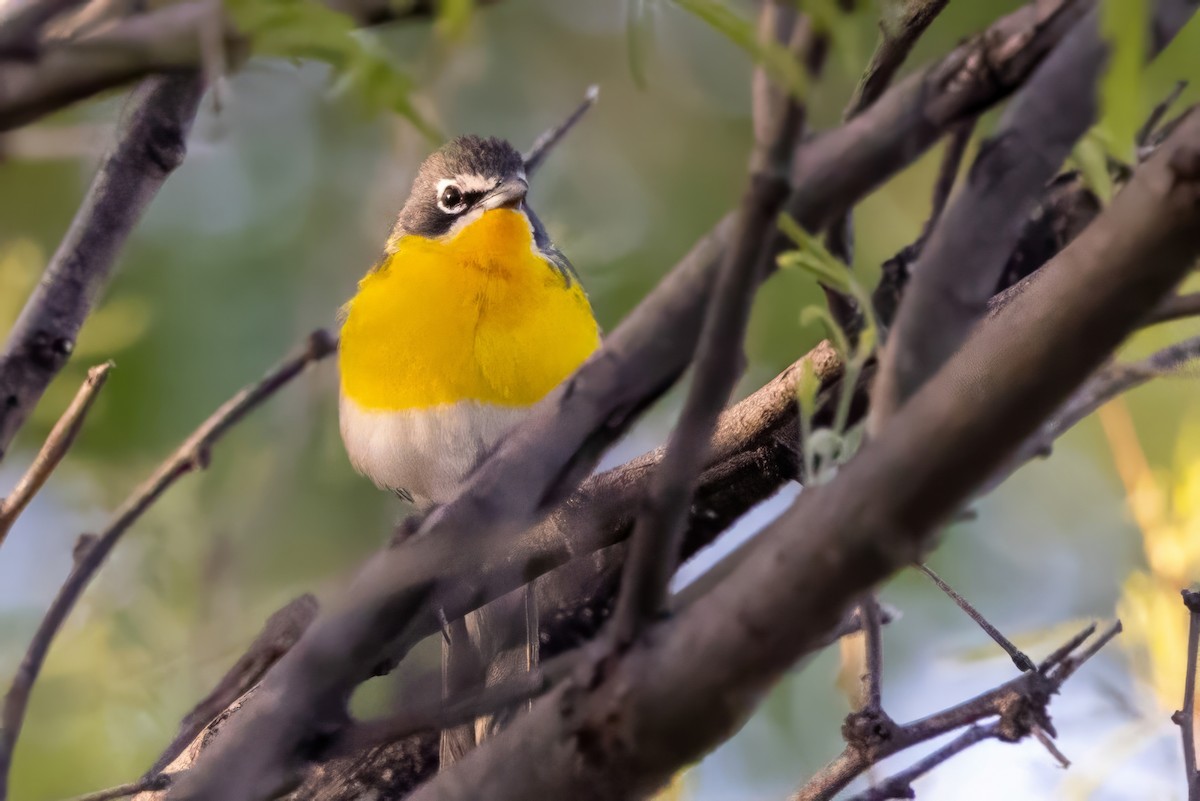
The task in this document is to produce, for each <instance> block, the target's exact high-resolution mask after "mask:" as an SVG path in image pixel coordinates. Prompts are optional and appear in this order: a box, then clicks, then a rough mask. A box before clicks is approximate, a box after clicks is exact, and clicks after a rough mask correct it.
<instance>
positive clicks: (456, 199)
mask: <svg viewBox="0 0 1200 801" xmlns="http://www.w3.org/2000/svg"><path fill="white" fill-rule="evenodd" d="M437 204H438V208H439V209H441V210H442V211H444V212H446V213H447V214H458V213H459V212H461V211H463V210H464V209H466V207H467V198H466V194H465V193H464V192H463V191H462V189H461V188H460V187H459V185H458V184H456V183H455V182H454V181H452V180H450V179H449V178H444V179H442V180H441V181H438V184H437Z"/></svg>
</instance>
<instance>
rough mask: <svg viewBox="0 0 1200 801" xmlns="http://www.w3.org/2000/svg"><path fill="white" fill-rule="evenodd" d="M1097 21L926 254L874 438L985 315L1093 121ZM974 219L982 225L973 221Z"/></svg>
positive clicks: (1165, 1) (1052, 62)
mask: <svg viewBox="0 0 1200 801" xmlns="http://www.w3.org/2000/svg"><path fill="white" fill-rule="evenodd" d="M1185 2H1187V0H1160V2H1159V3H1158V13H1159V14H1160V15H1162V16H1163V17H1164V18H1168V19H1171V20H1175V19H1176V18H1175V17H1173V16H1171V12H1172V10H1173V8H1177V7H1178V6H1179V5H1181V4H1183V3H1185ZM1097 20H1098V10H1095V9H1093V10H1092V11H1091V12H1090V13H1089V14H1088V15H1087V16H1086V17H1085V18H1084V19H1082V20H1080V21H1079V23H1078V24H1077V26H1076V27H1075V28H1074V30H1072V32H1071V33H1070V34H1069V35H1068V36H1067V38H1066V39H1064V40H1063V43H1062V45H1061V46H1059V47H1058V48H1056V49H1055V51H1054V52H1053V53H1052V54H1051V55H1050V56H1049V57H1048V58H1047V59H1046V61H1045V63H1044V64H1042V65H1041V66H1040V67H1039V68H1038V69H1037V71H1036V72H1035V73H1034V75H1033V76H1032V77H1031V78H1030V80H1029V83H1028V84H1027V85H1026V86H1025V87H1024V88H1023V89H1022V90H1021V91H1020V93H1019V94H1018V95H1017V97H1016V99H1015V100H1014V101H1013V104H1012V105H1011V106H1010V107H1009V109H1008V110H1007V112H1006V113H1005V115H1004V117H1003V119H1002V121H1001V123H1000V127H999V131H998V133H997V134H996V135H995V136H994V137H992V138H991V139H990V140H989V141H988V142H987V143H985V144H984V146H983V148H982V149H981V150H980V153H979V156H978V158H977V159H976V160H975V164H974V165H973V166H972V168H971V172H970V174H969V176H968V178H967V182H966V185H965V186H964V187H963V190H962V192H961V193H960V194H959V195H958V197H957V198H956V200H955V202H954V203H953V204H952V205H951V206H950V208H949V209H947V211H946V213H945V215H944V216H943V217H942V219H941V220H940V221H939V224H938V225H937V227H936V228H935V229H934V230H933V232H932V235H931V236H930V238H929V241H928V242H926V243H925V245H924V246H923V247H922V250H921V255H920V256H919V257H918V264H917V266H916V267H915V268H914V270H913V281H912V285H911V286H910V287H908V289H907V290H906V292H905V299H904V301H903V302H902V303H901V304H900V309H899V313H898V315H897V317H896V322H895V326H894V327H893V329H892V332H891V334H890V336H889V339H888V344H887V346H886V347H885V348H884V353H883V357H882V367H881V370H880V373H879V379H878V380H879V382H880V385H879V387H878V388H877V389H876V390H875V392H874V393H873V394H874V403H873V404H872V407H871V422H870V425H871V429H872V431H879V430H880V428H881V427H882V426H883V425H884V423H885V421H886V420H887V418H888V417H889V416H890V415H891V414H893V413H894V412H895V410H896V409H897V408H898V407H899V406H901V405H902V404H903V403H905V401H906V400H907V399H908V398H909V397H910V396H911V395H912V394H913V393H914V392H916V390H917V389H918V388H919V387H920V386H921V385H922V384H923V383H924V382H925V381H926V380H928V378H929V377H930V376H931V375H933V374H934V373H935V372H936V371H937V370H938V369H939V368H940V367H941V366H942V365H943V364H944V363H945V362H946V360H947V359H948V358H949V357H950V356H951V354H953V353H954V352H955V351H956V350H957V349H958V347H959V345H960V344H961V343H962V342H963V340H964V339H965V338H966V337H967V335H968V334H969V333H970V330H971V328H972V327H973V326H974V325H975V323H976V322H978V321H979V320H980V319H981V318H982V317H983V315H984V313H985V312H986V310H987V304H988V300H989V298H990V297H991V296H992V295H993V294H994V292H995V288H996V285H997V283H998V281H999V279H1000V276H1001V272H1002V271H1003V269H1004V266H1005V264H1006V263H1007V262H1008V259H1009V257H1010V256H1011V255H1012V253H1013V250H1014V248H1015V246H1016V244H1017V241H1018V237H1019V236H1020V232H1021V229H1022V226H1023V225H1024V223H1025V221H1026V220H1027V219H1028V216H1029V213H1030V211H1031V210H1032V209H1033V206H1034V204H1035V202H1036V201H1037V199H1038V197H1039V196H1040V195H1041V193H1042V191H1043V188H1044V187H1045V186H1046V184H1047V183H1048V182H1049V181H1050V179H1051V178H1052V177H1053V176H1054V175H1055V173H1057V172H1058V170H1059V168H1060V167H1061V165H1062V163H1063V160H1064V159H1066V157H1067V155H1068V154H1069V153H1070V152H1071V149H1072V148H1073V147H1074V146H1075V142H1076V141H1077V140H1078V139H1079V138H1080V137H1081V136H1082V135H1083V134H1084V133H1085V132H1086V131H1087V129H1088V128H1089V127H1090V126H1091V125H1092V123H1093V121H1094V120H1095V118H1096V114H1097V100H1096V83H1097V81H1098V79H1099V76H1100V72H1101V69H1102V68H1103V66H1104V62H1105V59H1106V54H1107V51H1108V46H1107V44H1106V43H1105V42H1104V41H1103V40H1102V39H1101V37H1100V32H1099V27H1098V26H1099V23H1098V21H1097ZM1179 24H1180V25H1182V21H1179ZM1176 30H1178V28H1174V29H1172V30H1169V31H1168V32H1169V33H1173V32H1174V31H1176ZM1163 44H1165V42H1163V43H1160V44H1159V45H1158V46H1159V48H1161V47H1162V46H1163ZM1155 52H1157V51H1155ZM979 220H987V221H988V224H987V225H979V224H976V223H977V222H978V221H979Z"/></svg>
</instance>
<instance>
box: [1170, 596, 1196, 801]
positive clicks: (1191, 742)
mask: <svg viewBox="0 0 1200 801" xmlns="http://www.w3.org/2000/svg"><path fill="white" fill-rule="evenodd" d="M1182 595H1183V605H1184V606H1186V607H1187V610H1188V653H1187V671H1186V673H1185V674H1184V678H1183V709H1181V710H1180V711H1178V712H1176V713H1175V715H1174V716H1173V718H1172V719H1173V720H1174V721H1175V724H1176V725H1177V726H1179V733H1180V737H1181V738H1182V740H1183V765H1184V771H1185V775H1186V777H1187V793H1188V801H1198V799H1200V772H1197V770H1196V658H1197V649H1200V592H1197V591H1196V590H1183V593H1182Z"/></svg>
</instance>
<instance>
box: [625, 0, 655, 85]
mask: <svg viewBox="0 0 1200 801" xmlns="http://www.w3.org/2000/svg"><path fill="white" fill-rule="evenodd" d="M650 2H651V0H625V45H626V49H627V51H628V54H629V73H630V75H632V76H633V83H634V85H635V86H637V88H639V89H645V88H646V87H647V86H649V84H650V82H649V81H648V80H647V79H646V55H647V51H648V50H649V49H650V42H651V41H652V40H653V28H654V17H653V15H652V14H651V13H650Z"/></svg>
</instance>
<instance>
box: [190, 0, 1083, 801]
mask: <svg viewBox="0 0 1200 801" xmlns="http://www.w3.org/2000/svg"><path fill="white" fill-rule="evenodd" d="M1045 5H1046V4H1045V3H1040V4H1039V7H1041V8H1044V7H1045ZM1061 20H1062V15H1057V16H1054V17H1053V21H1052V22H1051V23H1048V24H1041V19H1040V18H1039V17H1038V16H1037V9H1035V8H1033V7H1028V8H1026V9H1023V10H1022V11H1019V12H1017V13H1015V14H1013V15H1010V16H1009V17H1006V18H1005V19H1004V20H1002V21H1001V22H1000V23H997V25H996V26H994V30H993V31H992V35H991V36H988V37H981V38H980V39H977V40H975V41H973V42H971V43H968V44H967V45H964V46H963V47H961V48H960V49H958V50H956V51H955V53H954V54H952V55H951V56H950V57H948V58H947V59H945V60H943V61H942V62H941V63H939V65H937V66H935V67H934V68H933V69H932V70H931V71H930V72H929V73H926V75H925V76H924V77H923V76H914V78H912V79H910V80H909V81H906V82H905V83H904V84H902V85H900V86H898V87H896V89H895V90H892V91H889V92H887V93H885V95H884V96H883V97H882V98H881V99H880V100H879V101H878V102H877V103H876V104H874V105H873V106H872V107H871V108H870V109H869V110H868V111H866V112H864V113H863V114H861V115H859V117H857V118H856V119H855V120H854V121H853V122H851V123H850V124H848V125H846V126H843V128H840V129H838V131H836V132H833V133H830V134H826V135H825V136H822V137H819V138H818V139H816V140H814V141H812V142H810V143H807V144H806V146H805V147H804V148H803V149H802V152H801V156H800V159H799V160H798V162H797V166H796V167H794V168H793V174H794V175H795V176H798V177H799V178H800V179H801V181H802V182H801V183H799V184H798V185H797V187H796V189H795V191H794V192H793V194H792V196H791V198H790V199H789V205H790V207H791V210H792V214H793V217H794V218H795V219H797V220H798V221H800V222H801V223H802V224H804V225H806V226H808V227H810V228H813V227H816V226H819V224H820V222H821V221H822V220H825V219H827V218H828V216H829V215H830V214H831V213H832V211H831V209H832V208H835V207H838V206H839V204H844V203H845V202H847V201H850V202H852V201H853V200H854V199H855V198H857V197H858V196H859V194H860V193H862V192H865V191H869V190H870V189H871V188H873V187H874V186H875V185H876V184H877V183H878V182H880V181H882V180H884V179H885V178H886V176H887V175H888V174H890V173H891V172H892V171H894V170H895V169H898V168H900V167H902V166H904V165H905V164H907V163H908V162H909V161H911V160H912V159H913V158H915V157H916V156H917V155H918V154H919V153H920V152H921V150H923V149H924V148H926V147H928V146H929V145H930V144H931V143H932V142H934V141H936V139H937V138H938V137H939V135H940V133H941V131H942V130H944V127H945V126H947V125H950V124H953V123H955V122H957V121H959V120H961V119H964V118H967V117H971V116H974V115H976V114H977V113H978V112H979V110H980V109H981V108H983V107H984V106H986V105H988V104H990V103H993V102H996V101H997V100H999V99H1002V98H1003V97H1004V96H1005V95H1006V94H1007V93H1008V92H1010V91H1011V90H1012V88H1013V87H1015V86H1016V85H1019V83H1020V81H1021V80H1023V79H1024V76H1025V75H1027V74H1028V73H1029V71H1030V70H1031V69H1032V68H1033V67H1034V66H1035V65H1036V64H1037V63H1038V61H1039V60H1040V59H1041V58H1042V56H1043V55H1044V54H1045V53H1046V52H1047V50H1048V49H1050V48H1051V47H1052V46H1053V44H1054V43H1055V42H1057V40H1058V38H1059V37H1061V35H1062V34H1063V33H1064V32H1065V30H1066V29H1067V28H1068V27H1069V26H1063V25H1062V24H1060V23H1061ZM984 58H987V59H989V60H988V62H987V63H988V64H989V66H991V67H993V68H994V69H993V70H991V71H988V72H986V73H980V72H979V69H978V64H979V62H978V59H984ZM881 123H882V124H881ZM880 132H883V135H880ZM835 201H836V202H835ZM729 227H730V226H729V225H728V223H725V224H723V225H721V226H719V227H718V229H717V231H715V232H714V234H713V235H711V236H710V238H709V239H707V240H705V241H704V242H702V243H701V244H700V245H699V246H698V247H697V248H696V249H695V250H694V251H693V254H691V255H690V256H689V258H687V259H685V261H684V262H683V263H682V264H681V266H680V267H679V268H677V269H676V270H675V271H674V272H673V273H672V274H671V275H670V276H669V277H668V278H667V279H666V280H665V281H664V282H663V283H662V284H660V285H659V287H658V288H657V289H656V290H655V291H654V293H653V294H652V295H651V296H650V298H648V299H647V301H646V302H644V303H643V304H642V305H641V306H640V307H639V308H638V309H637V310H636V311H635V312H634V314H633V315H631V317H630V318H629V319H627V320H626V321H625V322H624V323H623V324H622V325H621V326H620V327H619V328H618V329H617V330H616V331H614V332H613V334H612V335H610V336H609V337H608V339H607V340H606V343H605V346H604V348H603V349H602V350H601V351H600V352H599V353H598V354H597V355H596V356H595V357H593V359H591V360H590V361H589V362H588V363H587V364H586V365H584V367H583V368H581V370H580V371H579V372H578V373H577V374H576V375H575V376H574V377H573V378H571V379H569V380H568V381H567V382H565V383H564V385H563V386H562V387H560V388H559V389H558V390H556V391H555V392H554V393H552V394H551V395H550V396H549V397H548V398H547V399H546V400H544V401H543V402H542V404H540V406H539V408H538V409H537V410H536V411H535V412H534V414H533V415H532V416H531V417H530V418H529V419H528V420H527V421H526V422H525V423H523V424H522V425H521V426H519V427H518V428H517V429H515V430H514V431H513V432H512V433H511V434H510V435H509V436H508V437H507V438H506V439H505V441H504V442H503V444H502V445H501V446H500V447H499V448H498V449H497V451H496V452H495V453H493V454H492V456H491V457H490V458H489V459H488V460H487V461H486V462H485V463H484V464H482V465H481V466H480V467H479V468H478V469H477V470H476V471H475V473H474V474H473V476H472V478H471V480H470V482H469V483H468V486H467V487H465V488H464V491H463V493H462V494H461V495H460V496H459V498H457V499H456V500H454V501H452V502H451V503H449V504H447V505H446V506H443V507H441V508H440V509H438V510H437V511H436V512H435V513H434V514H432V515H431V516H430V517H429V518H428V519H427V520H426V521H425V523H424V525H423V527H422V533H421V535H419V536H417V537H415V538H413V539H411V540H410V541H409V543H406V545H405V546H404V547H402V548H398V549H396V550H395V551H394V552H392V553H389V554H382V555H380V556H378V557H376V558H375V559H373V560H372V561H371V563H370V564H369V565H368V566H367V567H365V568H364V570H363V572H362V573H361V574H360V577H359V579H358V580H357V581H356V582H355V584H354V587H353V588H352V589H351V591H350V593H349V594H348V596H347V598H346V600H345V602H344V604H343V605H342V606H340V607H339V608H338V609H337V610H335V611H332V612H331V613H329V614H327V615H326V616H323V618H322V619H319V620H318V621H317V623H316V624H315V625H314V628H313V629H312V630H310V632H309V633H308V634H307V635H306V636H305V638H304V639H303V640H302V641H301V643H300V644H298V646H297V648H295V649H293V651H292V652H291V653H290V654H289V655H288V656H287V657H285V658H284V659H283V660H281V661H280V663H279V664H278V665H277V666H276V667H275V668H274V669H273V670H272V671H271V672H270V673H269V674H268V676H267V678H266V679H265V680H264V681H265V683H266V684H267V685H269V686H271V687H272V692H271V693H269V694H265V695H264V694H256V695H255V697H253V698H251V699H250V700H249V701H248V703H247V705H246V707H245V708H244V710H243V714H240V715H239V716H238V719H237V720H235V721H234V724H233V725H231V726H230V727H228V728H227V729H226V730H225V731H224V732H223V733H222V735H221V736H220V737H218V738H216V740H215V742H214V747H213V748H211V749H209V751H208V752H207V753H206V755H205V759H204V761H203V762H202V763H201V764H200V765H199V766H197V770H196V771H193V772H192V774H191V775H190V776H189V778H188V779H187V780H186V781H184V782H181V784H180V785H179V787H178V788H176V790H174V791H173V794H174V797H175V798H187V797H193V798H196V797H206V796H209V794H210V793H215V794H216V795H220V796H222V797H225V798H230V799H232V798H243V797H258V796H262V795H265V794H269V793H273V792H276V791H277V790H278V789H279V788H280V787H282V786H286V785H287V784H289V783H290V782H292V781H294V780H295V778H296V771H297V770H298V768H299V767H300V766H301V765H302V764H303V760H300V761H297V759H296V757H297V755H298V754H299V753H300V752H301V750H302V746H303V744H304V742H305V739H306V736H307V735H306V732H309V731H312V730H315V729H318V728H320V727H321V726H322V725H323V723H322V721H324V720H326V719H327V715H328V713H329V712H330V711H331V710H332V709H335V708H337V707H339V706H340V705H341V704H342V703H343V702H344V698H345V697H346V696H347V695H348V692H349V690H350V689H351V688H352V687H353V686H354V685H355V684H357V683H358V682H359V681H361V680H362V679H363V678H364V677H365V675H366V674H367V673H369V672H370V669H371V668H370V667H369V666H368V665H374V664H378V662H379V661H381V660H380V656H381V654H382V652H383V651H385V650H389V651H390V653H392V654H395V653H397V652H403V650H404V647H407V645H408V644H409V643H411V642H412V641H413V639H414V638H416V637H418V636H420V635H421V634H422V633H428V632H430V631H436V630H437V621H436V618H435V616H434V615H433V614H432V612H431V611H430V608H431V605H430V603H427V602H431V601H432V603H433V605H436V606H440V607H441V608H442V609H444V610H446V614H447V616H449V615H450V614H451V612H454V613H455V614H457V613H459V611H460V610H461V611H470V610H471V609H473V608H476V607H478V606H479V605H480V604H481V603H483V602H486V601H487V600H490V599H491V598H493V597H496V596H497V595H498V594H501V593H502V592H504V591H508V590H511V589H512V588H514V587H516V586H520V585H521V584H523V583H525V582H526V581H528V580H529V579H530V578H532V577H533V576H535V575H540V574H541V573H544V572H545V571H546V570H548V569H550V568H551V567H554V566H557V565H559V564H562V563H563V562H564V561H566V560H567V559H569V558H570V557H571V556H573V555H574V553H576V552H578V551H576V550H575V548H576V547H577V546H576V544H575V543H571V544H568V543H565V542H562V541H550V542H542V543H539V544H537V545H535V544H534V543H530V542H518V543H516V545H513V543H512V542H511V540H512V538H513V537H514V536H516V535H517V534H518V533H519V532H521V531H523V530H525V529H528V528H529V527H530V526H531V525H533V524H534V523H535V522H536V521H537V520H538V519H540V518H541V517H542V516H544V515H545V514H547V513H548V512H549V511H550V510H551V509H552V508H553V507H554V506H555V505H556V504H557V503H558V502H559V501H561V500H562V499H564V498H565V497H566V496H567V494H568V493H569V490H570V489H571V488H573V487H574V486H575V485H576V484H577V483H578V482H579V481H580V480H581V479H582V477H583V476H584V475H586V473H587V472H588V471H589V470H590V469H591V467H592V466H593V465H594V464H595V461H596V459H597V458H598V456H599V454H600V453H601V452H602V450H603V449H604V448H605V447H606V446H607V445H608V444H609V443H611V442H612V441H613V440H614V439H615V438H616V437H617V436H619V435H620V434H621V433H622V432H623V431H624V430H625V429H626V427H627V426H628V425H629V423H630V421H631V420H632V419H633V417H634V416H636V414H637V413H638V412H640V410H641V409H642V408H644V406H645V405H646V404H647V403H649V402H650V401H651V400H652V399H653V398H654V397H657V395H658V394H659V393H660V392H661V391H662V390H663V389H664V388H665V387H666V386H668V385H669V384H670V383H671V382H672V381H673V380H674V378H675V377H676V376H678V375H679V373H680V372H681V371H682V370H683V368H684V367H685V366H686V364H687V362H688V360H689V359H690V357H691V355H692V353H693V351H694V348H695V342H696V336H697V332H698V329H699V326H700V320H701V317H702V313H703V308H704V299H705V298H706V297H707V295H708V293H709V291H710V289H711V286H712V280H713V275H714V273H715V272H716V265H717V263H718V262H719V259H720V253H721V251H722V250H723V249H724V247H725V241H726V239H727V237H728V236H729V233H730V232H729ZM780 244H781V245H782V243H780ZM772 266H773V265H772V264H771V262H770V261H768V268H770V267H772ZM580 550H582V548H580ZM467 553H469V554H470V555H471V563H470V564H469V565H466V564H464V563H463V562H464V559H463V555H464V554H467ZM464 571H466V572H464ZM471 576H475V577H480V576H486V577H487V578H486V581H485V582H478V581H476V580H474V579H471V578H470V577H471ZM450 585H456V586H453V587H452V586H450ZM431 593H434V594H433V595H432V596H431ZM385 610H386V611H385ZM397 637H400V638H401V639H400V642H402V643H403V647H396V643H397ZM351 653H352V654H358V655H360V656H361V661H359V660H358V659H348V658H347V656H346V655H347V654H351ZM318 665H320V666H321V667H320V668H318V669H317V670H319V672H320V679H319V680H316V681H314V679H316V672H314V670H313V669H314V668H316V666H318ZM285 696H286V697H288V698H290V699H292V700H291V701H290V702H289V703H288V704H281V703H278V702H277V701H276V700H274V699H278V698H282V697H285ZM264 698H266V699H269V700H264ZM535 706H536V705H535ZM469 761H470V760H468V762H469ZM464 764H465V763H464ZM454 772H455V773H457V772H458V771H457V769H456V770H455V771H454ZM218 788H219V789H218ZM230 793H232V795H231V794H230Z"/></svg>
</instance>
